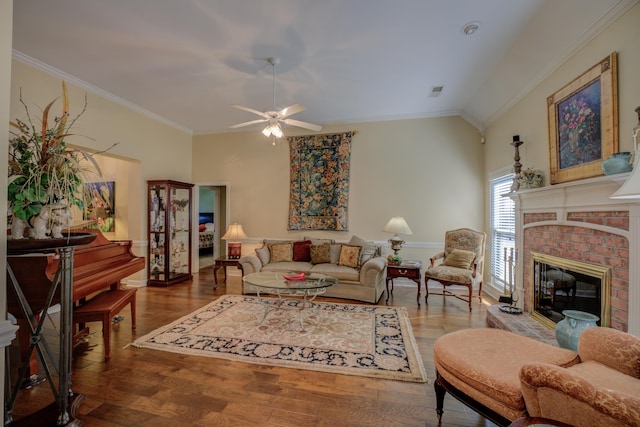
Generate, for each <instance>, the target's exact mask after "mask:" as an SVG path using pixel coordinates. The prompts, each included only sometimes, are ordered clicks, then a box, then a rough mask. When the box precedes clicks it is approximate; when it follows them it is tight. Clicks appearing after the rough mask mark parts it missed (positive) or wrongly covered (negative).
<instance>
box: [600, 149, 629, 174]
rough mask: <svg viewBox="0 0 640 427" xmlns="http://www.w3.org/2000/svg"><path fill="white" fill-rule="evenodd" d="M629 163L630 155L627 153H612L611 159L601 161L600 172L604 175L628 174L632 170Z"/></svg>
mask: <svg viewBox="0 0 640 427" xmlns="http://www.w3.org/2000/svg"><path fill="white" fill-rule="evenodd" d="M630 162H631V153H630V152H629V151H622V152H620V153H613V154H612V155H611V157H609V158H608V159H605V160H603V161H602V165H601V168H602V172H604V174H605V175H615V174H617V173H625V172H630V171H631V169H633V165H632V164H631V163H630Z"/></svg>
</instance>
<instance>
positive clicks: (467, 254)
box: [424, 228, 486, 311]
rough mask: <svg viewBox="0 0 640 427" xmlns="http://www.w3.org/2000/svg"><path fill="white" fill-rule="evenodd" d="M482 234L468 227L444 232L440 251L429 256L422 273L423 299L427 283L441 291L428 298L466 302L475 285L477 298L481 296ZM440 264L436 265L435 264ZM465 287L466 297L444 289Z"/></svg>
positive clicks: (427, 286)
mask: <svg viewBox="0 0 640 427" xmlns="http://www.w3.org/2000/svg"><path fill="white" fill-rule="evenodd" d="M485 239H486V234H485V233H483V232H481V231H474V230H471V229H470V228H459V229H457V230H451V231H447V232H446V234H445V238H444V251H442V252H440V253H438V254H436V255H434V256H433V257H431V259H430V261H431V265H430V266H429V268H428V269H427V271H426V272H425V274H424V283H425V288H426V298H429V293H430V292H429V284H428V281H429V280H433V281H436V282H438V283H440V284H441V285H442V292H441V293H435V292H431V294H432V295H446V296H453V297H456V298H458V299H461V300H463V301H466V302H468V303H469V311H471V300H472V293H473V287H474V285H477V286H478V298H480V295H481V293H482V268H483V265H484V242H485ZM439 259H442V262H441V263H439V264H436V261H438V260H439ZM455 285H458V286H465V287H467V288H468V289H469V295H468V297H467V296H461V295H458V294H456V293H454V292H451V291H449V290H447V287H448V286H455Z"/></svg>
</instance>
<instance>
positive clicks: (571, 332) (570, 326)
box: [556, 310, 600, 351]
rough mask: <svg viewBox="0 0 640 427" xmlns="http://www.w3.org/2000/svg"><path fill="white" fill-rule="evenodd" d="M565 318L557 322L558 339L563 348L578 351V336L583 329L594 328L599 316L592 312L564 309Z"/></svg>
mask: <svg viewBox="0 0 640 427" xmlns="http://www.w3.org/2000/svg"><path fill="white" fill-rule="evenodd" d="M562 314H563V315H564V319H562V320H561V321H559V322H558V323H557V324H556V339H557V340H558V344H560V347H562V348H568V349H569V350H573V351H578V338H579V337H580V334H581V333H582V331H584V330H585V329H588V328H594V327H596V326H598V325H597V323H596V322H597V321H598V320H600V318H599V317H598V316H596V315H595V314H591V313H586V312H584V311H578V310H564V311H563V312H562Z"/></svg>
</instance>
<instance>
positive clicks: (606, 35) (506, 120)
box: [484, 4, 640, 230]
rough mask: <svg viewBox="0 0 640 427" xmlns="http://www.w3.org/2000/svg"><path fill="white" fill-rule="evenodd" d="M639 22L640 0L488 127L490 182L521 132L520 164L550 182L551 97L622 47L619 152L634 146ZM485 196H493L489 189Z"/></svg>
mask: <svg viewBox="0 0 640 427" xmlns="http://www.w3.org/2000/svg"><path fill="white" fill-rule="evenodd" d="M639 23H640V4H636V5H635V6H634V7H633V8H631V9H630V10H629V11H627V12H626V13H625V14H624V15H622V16H621V17H620V18H619V19H618V20H616V22H614V23H613V24H612V25H610V26H609V27H608V28H606V29H605V30H604V31H603V32H602V33H600V34H599V35H598V36H597V37H595V38H594V39H593V40H592V41H590V42H589V43H588V44H587V45H586V46H585V47H583V48H582V49H581V50H580V51H578V52H577V53H576V54H575V55H574V56H572V57H571V58H570V59H569V60H568V61H566V62H565V63H564V64H563V65H562V66H561V67H559V68H558V69H557V70H555V71H554V72H553V73H552V74H551V75H550V76H549V77H548V78H546V79H545V80H544V81H542V82H541V83H540V84H539V85H538V86H537V87H535V88H534V89H533V90H532V91H531V93H529V94H528V95H527V96H526V97H524V98H523V99H522V100H521V101H519V102H518V103H517V104H516V105H514V106H513V107H512V108H511V109H510V110H509V111H507V112H506V113H505V114H504V115H503V116H502V117H500V118H499V119H497V120H496V121H495V122H494V123H491V124H490V125H489V126H488V128H487V131H486V139H487V142H486V156H485V178H484V181H485V182H488V179H489V178H488V177H489V174H490V173H491V172H492V171H495V170H497V169H500V168H503V167H505V166H512V165H513V155H514V149H513V147H511V146H510V145H509V144H510V142H511V140H512V136H513V135H520V139H521V140H522V141H524V144H523V145H522V146H521V147H520V157H521V160H520V163H522V165H523V167H533V168H537V169H541V170H542V171H544V173H545V183H546V185H549V182H548V177H549V168H550V165H549V142H548V134H547V108H546V99H547V97H548V96H549V95H551V94H553V93H555V92H556V91H557V90H558V89H560V88H562V87H563V86H564V85H566V84H567V83H569V82H571V81H572V80H573V79H575V78H576V77H578V76H579V75H580V74H582V73H583V72H584V71H586V70H588V69H589V68H591V67H592V66H593V65H594V64H596V63H598V62H599V61H600V60H602V59H604V58H606V57H607V56H608V55H609V54H610V53H611V52H614V51H616V52H618V106H619V107H618V115H619V151H633V141H632V139H631V130H632V129H633V127H634V126H635V125H636V124H637V115H636V113H635V111H634V110H635V108H636V107H638V106H639V105H640V48H638V41H639V40H640V25H639ZM485 197H486V200H488V197H489V196H488V192H487V193H486V195H485ZM487 219H488V218H487ZM486 228H487V230H488V229H489V225H488V223H487V225H486Z"/></svg>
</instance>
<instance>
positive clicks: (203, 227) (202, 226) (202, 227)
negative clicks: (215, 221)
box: [198, 224, 207, 231]
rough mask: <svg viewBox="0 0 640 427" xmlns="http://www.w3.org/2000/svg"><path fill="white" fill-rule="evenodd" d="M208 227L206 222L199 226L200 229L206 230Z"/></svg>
mask: <svg viewBox="0 0 640 427" xmlns="http://www.w3.org/2000/svg"><path fill="white" fill-rule="evenodd" d="M206 229H207V226H206V225H204V224H200V225H199V226H198V231H204V230H206Z"/></svg>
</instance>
